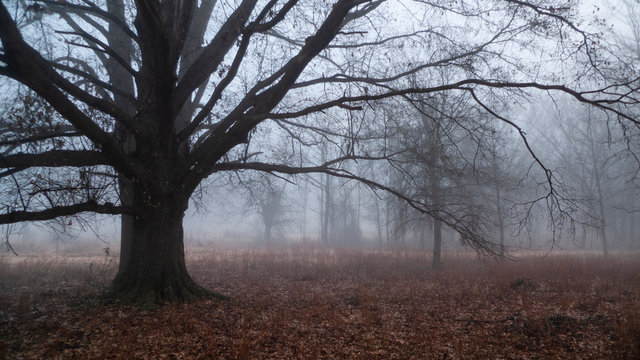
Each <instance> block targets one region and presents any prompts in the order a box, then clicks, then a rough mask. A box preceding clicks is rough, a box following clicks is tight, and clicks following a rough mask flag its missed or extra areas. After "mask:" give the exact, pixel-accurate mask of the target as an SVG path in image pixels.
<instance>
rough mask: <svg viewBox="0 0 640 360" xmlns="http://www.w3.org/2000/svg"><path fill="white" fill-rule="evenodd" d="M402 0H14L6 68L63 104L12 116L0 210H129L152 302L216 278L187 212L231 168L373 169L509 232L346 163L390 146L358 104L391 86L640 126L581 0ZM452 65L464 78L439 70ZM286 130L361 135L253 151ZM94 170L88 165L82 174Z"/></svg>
mask: <svg viewBox="0 0 640 360" xmlns="http://www.w3.org/2000/svg"><path fill="white" fill-rule="evenodd" d="M394 4H395V3H393V2H385V1H382V0H336V1H334V2H332V3H327V2H323V1H315V0H312V1H311V2H299V1H297V0H288V1H278V0H269V1H266V0H265V1H257V0H238V1H234V2H231V3H230V2H216V1H200V2H195V1H164V2H161V1H156V0H149V1H133V2H124V1H122V2H120V1H113V2H112V1H86V0H82V1H80V0H78V1H64V2H61V1H56V0H37V1H33V2H30V3H29V4H28V5H27V4H26V3H23V2H15V1H2V2H0V41H1V48H0V76H1V77H2V78H3V79H12V82H7V85H6V86H8V88H11V89H16V92H17V91H18V89H20V90H19V91H21V92H23V93H25V91H24V89H25V88H28V89H29V92H28V95H29V97H32V98H34V99H36V98H37V99H38V100H37V101H43V102H46V103H47V104H48V105H47V106H48V107H50V109H51V110H52V116H53V117H40V116H38V117H36V118H34V119H35V122H34V123H28V122H26V121H25V120H23V119H21V118H14V119H12V120H10V121H6V122H4V123H5V124H8V127H6V128H2V129H1V130H0V134H1V136H2V140H1V141H2V143H3V145H2V149H0V154H2V157H1V161H0V166H1V167H2V173H0V174H1V179H2V185H1V186H2V189H3V196H5V195H6V196H5V197H4V198H3V200H2V203H3V204H5V205H4V208H3V210H4V212H5V213H4V214H2V215H0V223H3V224H4V223H14V222H21V221H38V220H47V219H52V218H55V217H61V216H72V215H75V214H79V213H84V212H93V213H101V214H122V215H125V216H129V217H128V218H125V219H129V223H128V224H125V225H126V226H123V229H125V228H128V230H127V229H125V230H123V231H124V232H125V233H124V234H125V235H127V236H128V237H127V236H124V237H123V251H122V252H121V255H120V256H121V258H120V271H119V273H118V275H117V277H116V278H115V280H114V282H113V286H112V293H113V295H114V296H115V297H117V298H118V299H121V300H122V301H127V302H135V303H142V304H158V303H163V302H166V301H174V300H185V299H190V298H198V297H201V296H208V295H210V293H209V291H207V290H205V289H203V288H201V287H200V286H198V285H197V284H196V283H195V282H194V281H193V280H192V279H191V277H190V275H189V274H188V272H187V269H186V266H185V259H184V244H183V228H182V219H183V216H184V213H185V210H186V209H187V208H188V206H189V199H190V197H191V195H192V194H193V193H194V191H196V189H197V188H198V186H200V185H201V183H202V182H203V181H204V180H205V179H206V178H207V177H209V176H211V175H212V174H215V173H218V172H222V171H239V170H257V171H263V172H272V173H276V172H277V173H281V174H299V173H310V172H320V173H325V174H330V175H333V176H337V177H342V178H349V179H357V180H360V181H362V182H363V183H364V184H366V185H368V186H370V187H373V188H377V189H383V190H385V191H388V192H390V193H392V194H394V195H396V196H398V197H400V198H403V199H405V201H408V202H409V204H410V205H411V206H413V207H414V208H417V209H420V210H421V211H424V212H425V213H427V214H429V215H431V216H432V217H434V218H435V219H439V220H441V221H442V222H443V223H445V224H446V225H447V226H449V227H451V228H453V229H455V230H456V231H458V232H459V233H460V234H463V237H464V239H465V241H467V242H469V243H471V244H476V245H477V248H481V249H486V250H487V251H493V250H494V249H495V246H493V245H492V242H490V241H487V239H485V238H484V237H483V236H482V234H479V233H477V232H476V228H475V227H474V225H473V221H466V219H458V218H456V217H455V216H453V215H450V214H444V213H442V212H438V211H435V210H433V209H432V208H431V207H429V206H428V204H424V203H422V202H421V201H420V200H419V199H411V198H410V197H409V196H407V195H405V194H402V193H400V192H399V191H397V190H394V189H392V188H391V187H389V186H386V185H385V184H380V183H377V182H376V181H373V180H371V179H365V178H361V177H359V176H357V175H356V174H354V173H352V172H349V171H347V170H345V167H344V166H342V165H343V164H344V163H346V162H350V161H353V160H358V161H376V160H383V159H385V158H386V157H388V155H390V154H385V153H380V152H379V151H376V150H375V149H376V148H379V142H378V141H379V137H375V138H370V137H368V135H369V134H370V133H371V132H370V131H362V130H363V129H370V128H371V129H376V128H377V127H379V124H377V123H375V122H374V123H370V122H367V121H366V119H367V118H368V117H364V116H363V117H360V116H357V117H354V116H349V114H354V113H358V112H364V111H368V110H366V109H370V108H372V107H373V106H374V104H375V102H376V101H378V100H381V99H385V98H390V97H396V96H404V95H410V94H435V93H442V92H464V93H467V94H468V95H469V96H471V97H472V98H473V99H474V101H476V102H477V103H478V105H479V106H480V107H482V108H483V109H484V110H485V111H486V113H487V114H490V115H492V116H494V117H496V118H498V119H500V120H502V121H504V122H506V123H509V124H511V125H512V126H514V127H515V128H518V126H517V124H515V123H513V122H511V121H510V120H509V119H508V118H506V117H505V116H504V114H503V115H500V114H498V113H496V112H495V111H493V110H492V109H491V107H490V106H489V105H488V104H491V102H490V101H487V100H488V99H490V98H491V97H493V95H494V94H495V93H503V94H504V93H506V92H509V93H512V95H511V97H512V98H514V97H517V96H524V95H525V94H524V92H525V91H526V90H530V91H535V90H540V91H548V92H554V91H557V92H564V93H568V94H571V95H572V96H573V97H574V98H575V99H577V100H578V101H582V102H585V103H589V104H591V105H593V106H595V107H597V108H600V109H603V110H605V111H607V112H609V113H610V114H613V115H615V116H617V121H618V123H619V124H620V125H623V126H627V127H628V126H637V125H638V121H637V120H636V119H635V118H634V117H632V116H629V115H627V113H625V109H624V108H621V107H619V106H618V104H620V103H624V102H628V101H633V100H634V98H633V96H635V93H634V92H633V91H634V90H635V87H636V86H637V84H636V83H625V84H622V85H619V84H616V83H612V82H611V79H610V78H602V77H601V76H600V73H599V72H598V69H599V68H600V67H601V66H602V65H603V64H604V63H603V62H601V60H602V59H600V58H599V57H598V55H599V53H598V51H597V50H598V43H597V42H596V41H594V38H592V36H591V35H590V34H587V33H586V32H584V31H582V30H580V29H579V28H578V27H576V25H575V24H574V23H573V22H572V18H573V16H574V11H575V9H573V8H571V7H568V6H567V5H566V2H565V1H557V2H556V1H536V2H529V1H527V2H525V1H519V0H500V1H498V0H495V1H486V2H481V3H480V2H473V1H460V2H453V1H447V2H443V3H436V2H431V1H417V2H412V3H407V4H404V6H396V5H394ZM50 14H57V16H51V15H50ZM416 15H417V16H416ZM24 19H31V20H30V21H28V22H25V21H24ZM40 25H43V26H40ZM470 34H474V36H470ZM45 40H46V41H45ZM537 44H540V46H537ZM534 54H535V55H534ZM607 60H608V59H607ZM561 61H564V62H572V63H574V64H576V65H575V66H570V67H569V68H572V69H575V73H559V70H558V69H560V67H559V66H558V67H556V64H558V63H559V62H561ZM435 69H437V70H438V71H436V72H434V71H433V70H435ZM447 69H450V72H451V74H453V75H452V77H450V78H448V79H446V80H443V79H442V78H440V77H439V76H435V74H436V73H438V74H439V73H441V71H445V70H447ZM541 74H542V75H541ZM409 76H419V77H420V78H421V82H420V84H421V85H420V86H419V87H413V86H412V85H411V84H410V83H409V82H407V81H406V80H407V79H408V78H409ZM560 79H562V80H560ZM601 83H602V84H604V85H601ZM18 84H19V85H18ZM594 84H597V85H594ZM630 88H632V89H631V90H632V91H630ZM612 97H615V99H612ZM374 118H375V117H374ZM50 119H51V121H49V120H50ZM67 130H69V131H67ZM34 131H35V136H34ZM270 131H274V132H280V133H286V134H288V135H289V136H290V138H291V140H292V142H294V143H298V144H302V145H303V147H305V148H308V147H310V146H313V145H314V144H317V143H318V140H319V138H325V139H329V140H331V141H330V144H333V145H332V146H335V147H338V148H340V147H341V146H342V145H344V144H345V142H344V141H338V139H350V140H349V141H348V142H347V143H348V144H349V145H350V146H348V147H347V148H346V150H347V151H345V152H344V153H343V155H341V156H339V157H337V158H333V159H327V160H326V161H324V162H319V161H318V159H317V157H316V158H314V157H313V156H309V157H306V158H305V159H304V161H293V159H294V157H290V158H287V157H284V158H287V159H288V160H289V161H288V162H286V163H279V162H275V161H274V162H268V161H269V160H267V161H257V160H256V158H255V157H254V156H253V154H255V150H257V149H256V148H261V147H263V146H264V145H265V144H266V143H268V142H269V140H270V139H271V136H270V135H269V132H270ZM70 133H73V134H74V135H73V136H70ZM520 134H521V135H522V136H523V139H525V138H524V135H525V134H524V133H522V132H521V133H520ZM52 142H53V143H52ZM373 143H377V146H374V144H373ZM523 144H524V146H528V145H527V144H526V143H523ZM292 149H298V147H296V146H292ZM292 151H293V150H292ZM296 151H297V150H296ZM333 153H335V154H339V153H340V152H338V151H336V152H333ZM271 159H273V158H271ZM538 165H539V166H541V168H542V169H543V171H544V172H545V173H546V174H547V175H548V176H547V180H548V183H549V188H548V190H549V193H548V196H547V197H546V199H547V200H548V201H550V202H559V201H560V199H559V198H558V197H556V195H557V194H556V193H555V192H554V189H553V187H552V183H553V177H552V176H551V174H550V173H549V172H548V171H547V169H546V168H545V167H544V165H543V164H542V163H539V164H538ZM87 172H89V173H91V175H92V176H91V179H92V180H91V181H90V182H88V181H87V180H86V179H87V177H86V176H85V177H84V178H83V177H81V176H80V174H82V173H85V174H86V173H87ZM38 175H40V176H38ZM63 180H64V181H63ZM96 184H100V185H105V186H103V187H102V188H99V186H96ZM34 188H37V189H38V190H37V191H35V192H34V191H33V189H34ZM558 205H562V204H558ZM129 235H131V236H129Z"/></svg>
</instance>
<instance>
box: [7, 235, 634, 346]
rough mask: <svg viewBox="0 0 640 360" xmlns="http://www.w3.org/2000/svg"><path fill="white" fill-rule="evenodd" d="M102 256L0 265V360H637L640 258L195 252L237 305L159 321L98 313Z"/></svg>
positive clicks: (201, 278) (196, 262) (206, 279)
mask: <svg viewBox="0 0 640 360" xmlns="http://www.w3.org/2000/svg"><path fill="white" fill-rule="evenodd" d="M116 262H117V260H116V259H115V258H113V257H111V255H108V254H105V255H104V256H91V257H82V256H65V257H55V256H38V257H24V256H21V257H2V258H0V359H5V358H9V359H12V358H16V359H44V358H47V359H88V358H92V359H105V358H110V359H193V358H195V359H569V358H570V359H634V358H640V258H639V257H638V255H637V254H635V255H628V254H627V255H622V254H620V255H614V256H612V257H610V258H608V259H604V258H602V257H600V256H597V255H580V256H579V255H575V254H570V255H569V254H553V253H552V254H547V255H546V256H541V255H521V256H518V257H517V258H516V259H515V260H510V261H506V262H498V261H495V260H491V259H482V258H479V257H477V256H475V255H473V254H446V256H445V257H444V258H443V264H444V268H443V269H442V270H440V271H435V270H432V269H431V268H430V263H429V254H428V253H427V252H422V251H416V250H395V251H374V250H354V249H351V250H347V249H344V250H336V249H321V248H308V247H293V248H287V249H274V250H259V249H199V250H198V251H193V250H192V251H188V261H187V262H188V267H189V270H190V272H191V273H192V275H193V277H194V278H195V279H196V280H197V281H198V282H199V283H200V284H202V285H204V286H205V287H207V288H208V289H211V290H213V291H215V292H218V293H221V294H223V295H226V296H228V297H229V299H228V300H226V301H212V300H203V301H199V302H194V303H187V304H175V305H167V306H164V307H162V308H160V309H158V310H154V311H143V310H140V309H137V308H131V307H123V306H121V305H118V304H113V303H108V302H105V300H104V298H103V297H102V294H103V292H104V291H105V289H107V287H108V284H109V280H110V279H111V278H112V277H113V276H114V274H115V271H116V269H117V263H116Z"/></svg>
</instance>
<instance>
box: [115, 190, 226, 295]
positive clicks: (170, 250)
mask: <svg viewBox="0 0 640 360" xmlns="http://www.w3.org/2000/svg"><path fill="white" fill-rule="evenodd" d="M160 204H162V205H158V206H155V207H154V206H149V205H146V206H141V207H138V209H141V210H139V211H138V213H139V215H138V216H137V218H136V219H135V221H134V224H133V228H134V236H135V239H134V241H133V242H132V243H131V248H130V249H129V250H130V251H129V256H130V258H129V260H128V261H127V262H126V263H125V265H124V267H123V269H122V270H121V271H120V272H119V274H118V275H117V276H116V278H115V280H114V281H113V285H112V293H113V296H114V297H115V298H116V299H117V300H119V301H122V302H125V303H134V304H138V305H141V306H143V307H155V306H157V305H160V304H163V303H165V302H172V301H185V300H192V299H197V298H202V297H207V296H211V295H213V294H212V293H210V292H209V291H207V290H205V289H203V288H202V287H200V286H199V285H197V284H196V283H195V282H194V281H193V280H192V279H191V276H190V275H189V273H188V272H187V268H186V266H185V258H184V243H183V229H182V220H183V216H184V211H185V210H186V201H168V200H165V201H163V202H160Z"/></svg>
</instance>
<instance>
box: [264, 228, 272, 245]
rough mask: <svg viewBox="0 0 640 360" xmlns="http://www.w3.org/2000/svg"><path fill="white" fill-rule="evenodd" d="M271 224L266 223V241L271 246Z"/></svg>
mask: <svg viewBox="0 0 640 360" xmlns="http://www.w3.org/2000/svg"><path fill="white" fill-rule="evenodd" d="M271 227H272V226H271V224H267V223H265V224H264V242H265V244H267V246H271Z"/></svg>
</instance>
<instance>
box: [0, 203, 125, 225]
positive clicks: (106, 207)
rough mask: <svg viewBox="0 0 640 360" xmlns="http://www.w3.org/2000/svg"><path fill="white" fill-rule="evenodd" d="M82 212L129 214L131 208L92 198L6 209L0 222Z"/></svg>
mask: <svg viewBox="0 0 640 360" xmlns="http://www.w3.org/2000/svg"><path fill="white" fill-rule="evenodd" d="M83 212H93V213H97V214H105V215H120V214H130V213H133V210H132V209H131V208H129V207H125V206H118V205H114V204H112V203H104V204H98V203H97V202H96V201H94V200H89V201H87V202H84V203H80V204H74V205H68V206H53V207H50V208H48V209H46V210H42V211H8V212H7V213H5V214H0V224H12V223H15V222H20V221H44V220H51V219H55V218H57V217H61V216H72V215H77V214H80V213H83Z"/></svg>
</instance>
